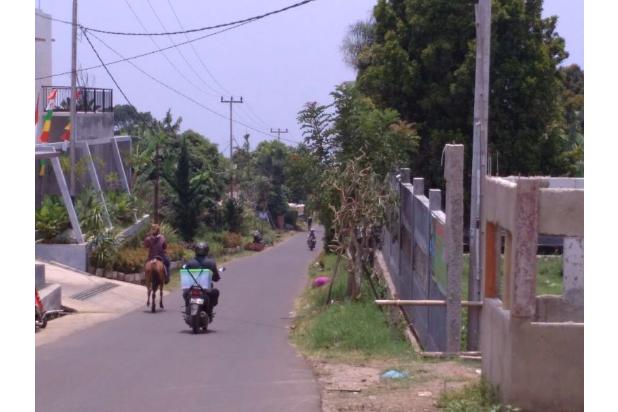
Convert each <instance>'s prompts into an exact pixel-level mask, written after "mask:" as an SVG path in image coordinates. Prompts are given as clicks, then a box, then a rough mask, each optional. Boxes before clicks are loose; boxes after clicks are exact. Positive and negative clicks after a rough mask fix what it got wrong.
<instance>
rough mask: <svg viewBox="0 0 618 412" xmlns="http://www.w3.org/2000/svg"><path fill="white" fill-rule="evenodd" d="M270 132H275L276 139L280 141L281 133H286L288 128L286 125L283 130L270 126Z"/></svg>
mask: <svg viewBox="0 0 618 412" xmlns="http://www.w3.org/2000/svg"><path fill="white" fill-rule="evenodd" d="M270 132H271V133H277V140H278V141H281V133H288V129H287V127H286V128H285V130H281V129H279V128H277V130H273V129H272V127H271V128H270Z"/></svg>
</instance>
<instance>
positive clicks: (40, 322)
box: [34, 287, 64, 329]
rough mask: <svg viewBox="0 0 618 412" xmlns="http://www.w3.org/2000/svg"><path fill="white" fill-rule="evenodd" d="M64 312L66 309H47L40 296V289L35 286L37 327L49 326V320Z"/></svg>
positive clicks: (35, 318)
mask: <svg viewBox="0 0 618 412" xmlns="http://www.w3.org/2000/svg"><path fill="white" fill-rule="evenodd" d="M63 314H64V310H62V309H60V310H45V307H44V306H43V301H42V300H41V297H40V296H39V291H38V289H37V288H36V287H35V288H34V327H35V329H36V328H41V329H43V328H45V327H46V326H47V321H48V320H49V319H53V318H55V317H57V316H61V315H63Z"/></svg>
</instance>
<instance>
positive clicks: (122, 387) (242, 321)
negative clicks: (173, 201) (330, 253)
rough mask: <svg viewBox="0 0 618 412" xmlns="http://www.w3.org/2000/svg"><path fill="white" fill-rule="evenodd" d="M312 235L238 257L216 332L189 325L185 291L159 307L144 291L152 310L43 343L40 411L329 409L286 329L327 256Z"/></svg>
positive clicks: (224, 286) (226, 279)
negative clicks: (316, 261)
mask: <svg viewBox="0 0 618 412" xmlns="http://www.w3.org/2000/svg"><path fill="white" fill-rule="evenodd" d="M305 240H306V234H298V235H296V236H294V237H293V238H292V239H289V240H288V241H286V242H284V243H282V244H280V245H278V246H276V247H274V248H272V249H267V250H266V251H264V252H262V253H257V254H255V255H252V256H248V257H245V258H241V259H238V260H236V261H232V262H230V263H229V264H228V265H227V271H226V272H225V273H224V274H223V275H222V279H221V281H220V282H218V284H217V287H218V288H219V289H220V290H221V301H220V303H219V306H218V307H217V309H216V310H215V311H216V316H215V320H214V321H213V323H212V324H211V325H210V327H211V329H212V331H210V332H209V333H207V334H199V335H193V334H192V333H191V332H190V330H189V327H188V326H187V325H186V324H185V323H184V321H183V319H182V317H181V313H180V307H181V304H182V298H181V296H180V292H179V291H177V292H174V293H172V294H170V295H169V296H167V297H165V298H164V302H163V303H164V305H165V311H163V312H157V313H155V314H152V313H150V312H147V311H146V307H145V303H146V302H145V299H146V296H145V295H146V292H145V290H144V310H138V311H135V312H131V313H129V314H127V315H125V316H123V317H120V318H118V319H115V320H112V321H109V322H106V323H102V324H100V325H98V326H95V327H92V328H89V329H86V330H83V331H80V332H76V333H75V334H73V335H71V336H68V337H66V338H63V339H60V340H58V341H56V342H53V343H50V344H48V345H44V346H41V347H38V348H37V349H36V410H37V412H51V411H58V412H73V411H75V412H98V411H101V412H110V411H111V412H122V411H131V412H136V411H152V412H158V411H183V412H189V411H200V412H203V411H319V409H320V396H319V389H318V386H317V383H316V381H315V379H314V377H313V374H312V372H311V369H310V368H309V365H307V364H306V363H305V362H304V360H303V359H302V358H301V357H300V356H299V355H297V354H296V352H295V350H294V348H293V347H292V346H290V345H289V343H288V340H287V335H288V330H287V328H286V326H287V325H288V324H289V319H287V318H288V317H289V312H290V311H291V310H292V306H293V301H294V298H295V297H296V296H297V294H298V293H299V292H300V290H301V289H302V287H303V285H304V284H305V281H306V277H305V274H306V271H307V266H308V265H309V263H310V261H311V260H312V258H313V257H314V256H315V255H316V254H317V251H316V252H309V250H308V249H307V246H306V242H305ZM48 328H53V322H51V323H50V324H49V326H48Z"/></svg>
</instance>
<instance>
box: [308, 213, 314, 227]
mask: <svg viewBox="0 0 618 412" xmlns="http://www.w3.org/2000/svg"><path fill="white" fill-rule="evenodd" d="M312 223H313V217H312V216H311V215H309V217H307V228H308V229H309V230H311V225H312Z"/></svg>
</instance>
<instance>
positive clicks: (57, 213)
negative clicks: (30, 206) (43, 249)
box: [35, 196, 70, 242]
mask: <svg viewBox="0 0 618 412" xmlns="http://www.w3.org/2000/svg"><path fill="white" fill-rule="evenodd" d="M69 227H70V224H69V215H68V213H67V211H66V208H65V207H64V204H63V203H62V202H61V201H60V199H59V198H58V196H47V197H45V198H44V199H43V204H42V205H41V207H40V208H39V210H37V211H36V213H35V228H36V230H37V231H38V232H39V235H40V236H41V238H42V239H43V241H44V242H50V241H51V240H52V239H54V238H55V237H56V236H58V235H60V234H61V233H62V232H64V231H65V230H66V229H68V228H69Z"/></svg>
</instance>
